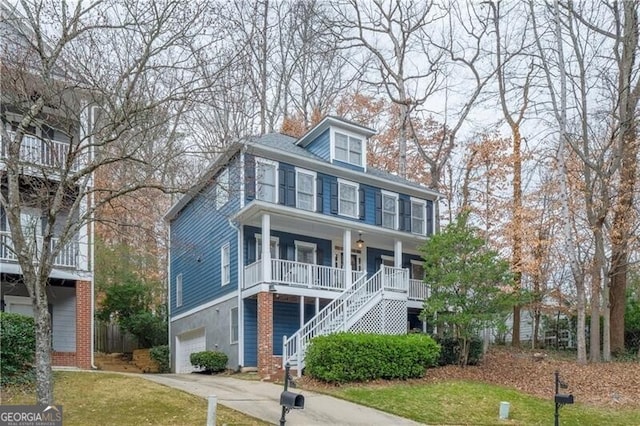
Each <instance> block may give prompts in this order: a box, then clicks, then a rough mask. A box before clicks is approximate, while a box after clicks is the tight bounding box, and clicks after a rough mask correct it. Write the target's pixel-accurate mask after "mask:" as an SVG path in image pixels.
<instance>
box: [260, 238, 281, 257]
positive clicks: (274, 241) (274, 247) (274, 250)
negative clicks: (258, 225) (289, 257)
mask: <svg viewBox="0 0 640 426" xmlns="http://www.w3.org/2000/svg"><path fill="white" fill-rule="evenodd" d="M278 241H279V240H278V237H271V244H269V250H270V253H271V259H278V257H279V256H278ZM256 259H258V260H260V259H262V235H260V234H256Z"/></svg>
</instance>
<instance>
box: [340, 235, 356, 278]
mask: <svg viewBox="0 0 640 426" xmlns="http://www.w3.org/2000/svg"><path fill="white" fill-rule="evenodd" d="M342 268H343V269H344V274H345V280H344V283H345V286H346V288H349V287H351V284H353V283H352V280H351V277H352V275H353V274H352V273H351V229H345V230H344V235H343V236H342Z"/></svg>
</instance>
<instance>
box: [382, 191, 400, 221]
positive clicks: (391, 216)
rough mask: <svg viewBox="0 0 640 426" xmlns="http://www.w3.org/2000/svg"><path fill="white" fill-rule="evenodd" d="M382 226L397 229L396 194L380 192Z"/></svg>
mask: <svg viewBox="0 0 640 426" xmlns="http://www.w3.org/2000/svg"><path fill="white" fill-rule="evenodd" d="M382 226H383V227H384V228H389V229H398V194H392V193H388V192H383V193H382Z"/></svg>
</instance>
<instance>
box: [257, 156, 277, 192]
mask: <svg viewBox="0 0 640 426" xmlns="http://www.w3.org/2000/svg"><path fill="white" fill-rule="evenodd" d="M277 166H278V165H277V163H276V162H274V161H269V160H264V159H257V160H256V198H257V199H258V200H262V201H269V202H271V203H277V202H278V199H277V194H278V191H277V188H278V180H277V179H278V170H277Z"/></svg>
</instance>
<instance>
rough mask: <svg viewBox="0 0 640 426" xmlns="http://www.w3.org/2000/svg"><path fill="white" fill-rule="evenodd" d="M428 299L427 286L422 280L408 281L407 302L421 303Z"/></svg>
mask: <svg viewBox="0 0 640 426" xmlns="http://www.w3.org/2000/svg"><path fill="white" fill-rule="evenodd" d="M428 297H429V286H427V284H425V282H424V281H423V280H413V279H411V280H409V294H408V298H409V300H414V301H419V302H422V301H423V300H425V299H426V298H428Z"/></svg>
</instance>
